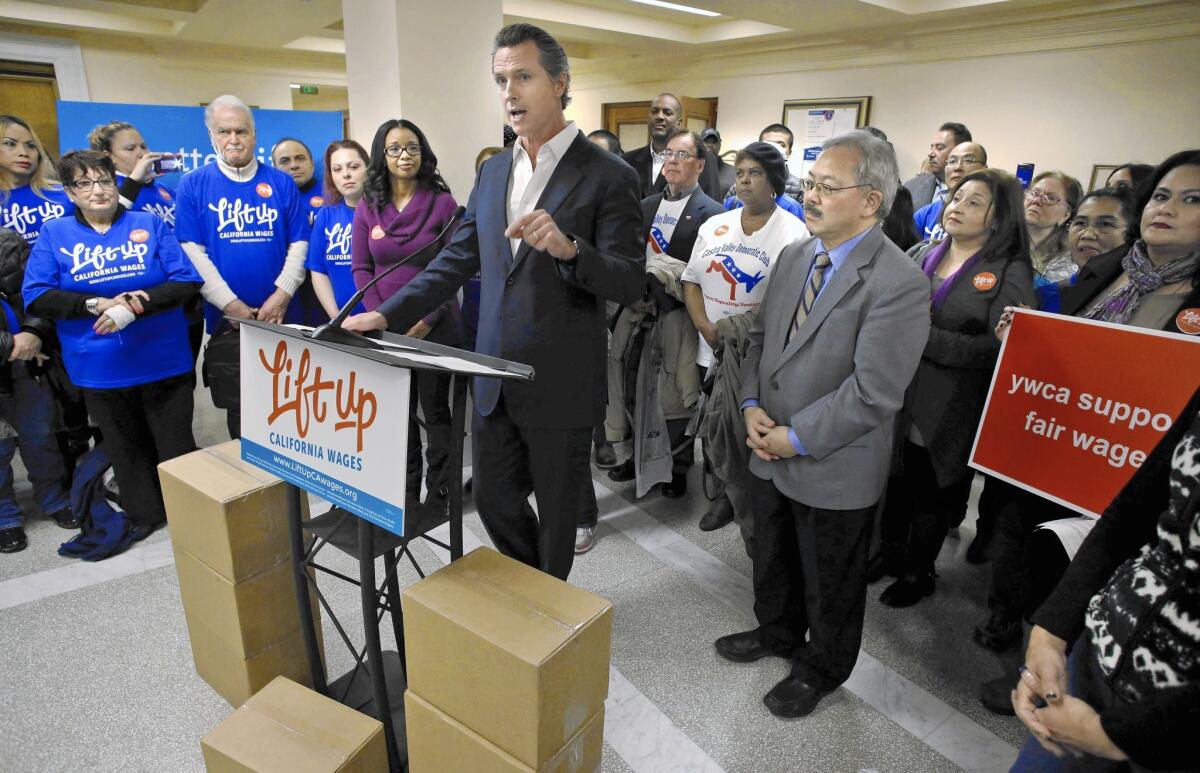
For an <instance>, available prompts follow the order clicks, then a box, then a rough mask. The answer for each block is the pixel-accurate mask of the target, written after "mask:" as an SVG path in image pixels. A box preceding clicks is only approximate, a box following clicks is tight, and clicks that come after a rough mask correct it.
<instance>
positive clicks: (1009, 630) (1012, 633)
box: [972, 612, 1022, 652]
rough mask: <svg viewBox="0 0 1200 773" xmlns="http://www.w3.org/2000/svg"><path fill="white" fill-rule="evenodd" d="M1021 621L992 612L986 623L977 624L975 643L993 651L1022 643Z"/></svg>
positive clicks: (1000, 650)
mask: <svg viewBox="0 0 1200 773" xmlns="http://www.w3.org/2000/svg"><path fill="white" fill-rule="evenodd" d="M1021 636H1022V631H1021V621H1020V620H1019V619H1017V620H1014V619H1013V618H1011V617H1008V616H1007V615H1000V614H996V613H995V612H993V613H992V615H991V617H989V618H988V619H987V622H986V623H983V624H982V625H977V626H975V632H974V633H973V634H972V638H973V639H974V640H975V643H976V644H978V645H979V646H980V647H983V648H984V649H989V650H991V651H992V652H1004V651H1005V650H1009V649H1012V648H1013V647H1015V646H1017V645H1018V644H1020V643H1021Z"/></svg>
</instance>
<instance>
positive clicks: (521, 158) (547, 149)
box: [508, 121, 579, 257]
mask: <svg viewBox="0 0 1200 773" xmlns="http://www.w3.org/2000/svg"><path fill="white" fill-rule="evenodd" d="M578 134H579V130H578V129H576V128H575V122H574V121H567V125H566V127H565V128H563V130H562V131H560V132H559V133H558V134H555V135H554V136H553V137H551V138H550V141H549V142H547V143H546V144H545V145H542V147H541V148H539V149H538V154H537V167H536V168H535V167H534V166H533V163H532V162H531V161H530V159H529V154H528V153H527V152H526V151H525V146H524V145H523V144H522V143H521V140H520V139H518V140H517V142H516V144H514V145H513V163H512V171H511V172H510V173H509V175H508V222H509V223H510V224H511V223H513V222H515V221H517V220H519V219H520V218H522V217H524V216H525V215H528V214H529V213H530V212H532V211H533V210H535V209H536V208H537V203H538V199H540V198H541V197H542V192H543V191H545V190H546V183H548V182H550V175H552V174H554V170H555V169H557V168H558V162H559V161H561V160H562V157H563V156H564V155H565V154H566V152H567V149H568V148H570V147H571V143H572V142H574V141H575V137H576V136H577V135H578ZM521 241H522V238H521V237H520V236H519V235H518V236H516V237H513V238H511V239H509V240H508V243H509V246H510V247H512V253H513V256H514V257H515V256H516V254H517V248H518V247H520V246H521Z"/></svg>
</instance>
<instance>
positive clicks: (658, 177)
mask: <svg viewBox="0 0 1200 773" xmlns="http://www.w3.org/2000/svg"><path fill="white" fill-rule="evenodd" d="M683 119H684V116H683V103H682V102H680V101H679V97H677V96H675V95H674V94H667V93H662V94H659V95H658V96H656V97H655V98H654V101H652V102H651V103H650V120H649V121H648V122H647V124H646V129H647V130H648V131H649V134H650V143H649V144H648V145H643V146H642V147H640V148H635V149H633V150H631V151H629V152H628V153H625V154H624V155H623V156H621V158H623V159H625V163H627V164H629V165H630V166H632V167H633V171H635V172H637V176H638V180H640V181H641V195H642V197H643V198H645V197H646V196H649V195H650V194H651V193H657V192H659V191H661V190H662V189H663V188H665V187H666V185H667V181H666V179H664V178H663V176H662V165H663V152H664V151H665V150H666V149H667V139H668V138H669V137H670V136H671V135H672V134H674V133H675V132H677V131H679V130H680V129H682V128H683V126H684V120H683ZM700 190H702V191H704V193H705V195H707V196H708V197H709V198H710V199H714V200H716V201H720V200H721V192H722V191H723V190H724V188H722V187H721V180H720V176H719V174H718V170H717V158H716V156H715V155H714V154H712V153H709V152H708V150H707V149H705V151H704V171H703V172H701V173H700Z"/></svg>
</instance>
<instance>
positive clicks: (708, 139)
mask: <svg viewBox="0 0 1200 773" xmlns="http://www.w3.org/2000/svg"><path fill="white" fill-rule="evenodd" d="M700 139H701V140H703V141H704V148H705V150H707V151H708V152H709V153H710V154H711V155H712V157H713V158H715V159H716V160H717V184H718V185H720V186H721V190H723V191H727V190H729V189H730V188H732V187H733V183H734V179H733V178H734V175H735V174H736V172H735V171H734V168H733V164H726V163H725V162H724V161H723V160H722V159H721V133H720V132H719V131H717V130H716V129H712V128H709V129H705V130H704V131H702V132H700Z"/></svg>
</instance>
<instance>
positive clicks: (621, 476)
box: [608, 459, 637, 483]
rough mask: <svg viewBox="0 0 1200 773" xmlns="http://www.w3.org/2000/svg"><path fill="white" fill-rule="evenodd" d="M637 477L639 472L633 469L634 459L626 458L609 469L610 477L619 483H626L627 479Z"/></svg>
mask: <svg viewBox="0 0 1200 773" xmlns="http://www.w3.org/2000/svg"><path fill="white" fill-rule="evenodd" d="M635 477H637V473H635V472H634V470H633V460H632V459H626V460H625V461H624V462H621V463H620V464H618V465H617V466H616V467H613V468H612V469H611V470H609V471H608V479H609V480H611V481H615V482H617V483H624V482H625V481H630V480H633V479H634V478H635Z"/></svg>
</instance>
